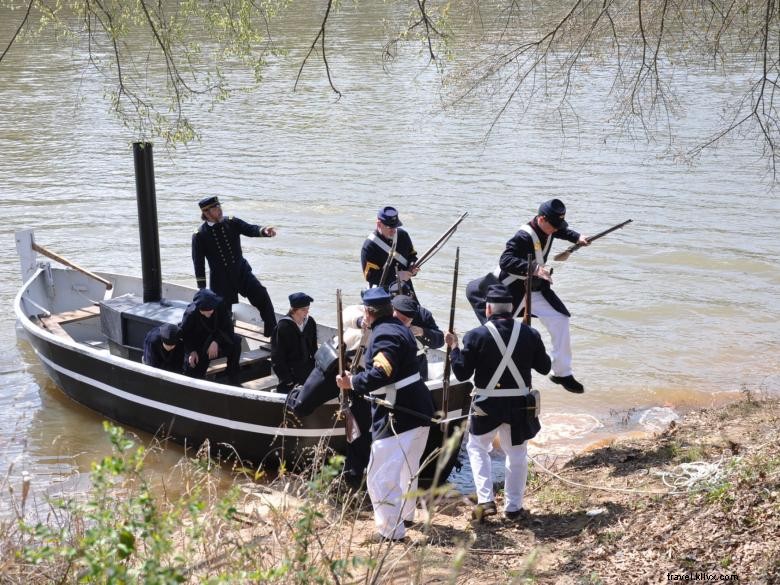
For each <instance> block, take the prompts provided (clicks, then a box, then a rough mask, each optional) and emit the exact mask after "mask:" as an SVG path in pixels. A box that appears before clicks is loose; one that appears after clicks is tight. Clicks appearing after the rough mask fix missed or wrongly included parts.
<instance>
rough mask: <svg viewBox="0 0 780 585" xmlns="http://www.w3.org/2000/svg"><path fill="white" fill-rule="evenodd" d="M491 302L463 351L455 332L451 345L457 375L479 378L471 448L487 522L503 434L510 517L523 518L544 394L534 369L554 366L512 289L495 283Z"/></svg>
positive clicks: (477, 513) (480, 511)
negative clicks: (494, 450)
mask: <svg viewBox="0 0 780 585" xmlns="http://www.w3.org/2000/svg"><path fill="white" fill-rule="evenodd" d="M485 300H486V306H485V312H486V315H487V321H486V323H485V324H484V325H482V326H481V327H477V328H476V329H472V330H471V331H469V332H468V333H466V335H465V336H464V337H463V349H460V348H459V347H458V337H457V335H455V333H453V332H452V331H448V332H447V334H446V336H445V341H446V343H447V345H448V346H449V347H450V349H451V350H452V352H451V354H450V356H451V358H452V371H453V373H454V374H455V377H456V378H458V380H466V379H468V378H470V377H471V376H472V375H473V376H474V391H473V392H472V397H473V398H472V402H471V413H470V414H469V438H468V443H467V446H466V450H467V451H468V454H469V462H470V463H471V470H472V473H473V475H474V484H475V485H476V488H477V506H476V507H475V508H474V510H473V512H472V518H474V519H475V520H478V521H482V519H483V518H484V517H485V516H490V515H493V514H495V513H496V504H495V494H494V490H493V478H492V474H491V467H490V454H489V451H490V447H491V443H492V441H493V438H494V437H495V436H496V434H497V435H498V438H499V441H500V443H501V449H502V450H503V451H504V453H505V454H506V459H505V465H506V482H505V493H506V496H505V497H506V501H505V502H504V515H505V516H506V517H507V518H509V519H517V518H519V517H521V515H522V514H523V495H524V494H525V484H526V480H527V478H528V461H527V457H526V456H527V453H526V448H527V444H528V439H531V438H533V437H534V436H536V433H538V432H539V430H540V428H541V427H540V424H539V393H538V392H536V391H534V390H532V389H531V368H533V369H534V370H536V371H537V372H539V373H540V374H547V373H548V372H549V371H550V364H551V362H550V356H548V355H547V352H546V351H545V349H544V343H543V342H542V338H541V336H540V335H539V332H538V331H537V330H536V329H533V328H532V327H530V326H528V325H524V324H523V323H521V322H520V320H518V319H514V318H513V317H512V294H511V293H510V292H509V290H508V289H507V287H506V286H504V285H503V284H495V285H491V286H490V288H488V291H487V295H486V299H485ZM535 308H536V307H534V309H535Z"/></svg>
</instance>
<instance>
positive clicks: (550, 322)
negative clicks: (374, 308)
mask: <svg viewBox="0 0 780 585" xmlns="http://www.w3.org/2000/svg"><path fill="white" fill-rule="evenodd" d="M565 217H566V206H565V205H564V204H563V202H562V201H561V200H560V199H551V200H549V201H545V202H544V203H542V204H541V205H540V206H539V213H538V214H537V215H536V217H534V218H533V219H532V220H531V221H530V222H528V223H527V224H526V225H524V226H522V227H521V228H520V230H519V231H518V232H517V233H516V234H515V235H514V237H513V238H512V239H511V240H509V241H508V242H507V243H506V249H505V250H504V253H503V254H501V259H500V260H499V264H498V267H497V268H496V269H495V270H494V271H493V272H491V273H489V274H487V275H485V276H484V277H483V278H479V279H477V280H473V281H471V282H470V283H469V284H468V286H467V287H466V297H467V298H468V300H469V302H470V303H471V306H472V307H473V309H474V312H475V313H476V315H477V318H478V319H479V322H480V323H485V322H486V321H487V315H486V314H485V295H486V292H487V290H488V287H489V286H490V285H493V284H498V283H501V284H503V285H505V286H506V287H508V289H509V291H510V293H511V295H512V306H513V311H514V316H517V315H518V314H520V312H521V311H522V309H523V305H524V303H523V299H524V295H525V281H526V278H527V277H528V274H529V273H530V274H531V275H532V276H533V286H532V299H531V305H532V306H533V314H534V316H535V317H538V319H539V320H540V321H541V322H542V325H544V327H545V328H546V329H547V331H548V332H549V334H550V339H551V341H552V351H551V354H552V357H553V362H552V371H553V375H551V376H550V380H552V381H553V382H554V383H556V384H560V385H561V386H563V387H564V388H565V389H566V390H568V391H569V392H574V393H576V394H581V393H582V392H584V391H585V388H584V387H583V385H582V384H581V383H580V382H578V381H577V380H576V379H575V378H574V374H573V373H572V365H571V362H572V359H571V334H570V331H569V317H571V314H570V313H569V311H568V310H567V309H566V306H565V305H564V304H563V301H561V299H559V298H558V295H556V294H555V292H554V291H553V290H552V269H551V268H550V267H548V266H546V262H547V256H548V255H549V253H550V248H551V246H552V242H553V240H554V239H556V238H558V239H563V240H567V241H569V242H573V243H576V244H579V245H581V246H587V245H588V244H589V243H590V242H589V241H588V238H587V237H585V236H581V235H580V234H579V233H578V232H576V231H574V230H572V229H569V227H568V225H569V224H568V223H566V219H565ZM529 254H531V255H533V260H532V261H531V263H530V265H529V264H528V255H529Z"/></svg>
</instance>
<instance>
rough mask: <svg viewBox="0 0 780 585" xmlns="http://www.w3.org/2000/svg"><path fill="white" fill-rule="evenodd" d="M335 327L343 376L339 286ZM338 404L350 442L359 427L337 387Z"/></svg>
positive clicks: (340, 371)
mask: <svg viewBox="0 0 780 585" xmlns="http://www.w3.org/2000/svg"><path fill="white" fill-rule="evenodd" d="M336 328H337V334H338V355H339V376H343V375H344V374H346V370H345V369H344V355H345V352H346V347H345V346H344V313H343V307H342V302H341V289H340V288H338V289H336ZM339 404H340V408H339V413H338V418H343V419H344V430H345V434H346V438H347V442H348V443H351V442H352V441H354V440H355V439H357V438H358V437H359V436H360V428H359V427H358V424H357V421H356V420H355V415H354V414H352V410H351V409H350V408H349V397H348V396H347V393H346V392H344V391H343V390H341V389H339Z"/></svg>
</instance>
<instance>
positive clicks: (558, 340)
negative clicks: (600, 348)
mask: <svg viewBox="0 0 780 585" xmlns="http://www.w3.org/2000/svg"><path fill="white" fill-rule="evenodd" d="M531 313H533V314H534V315H536V316H537V317H538V318H539V321H541V322H542V325H544V328H545V329H547V332H548V333H549V334H550V341H552V350H551V351H550V358H551V359H552V371H553V374H555V375H556V376H571V374H572V371H571V334H570V333H569V318H568V317H567V316H566V315H564V314H563V313H559V312H558V311H556V310H555V309H553V307H552V305H551V304H550V303H548V302H547V299H545V298H544V297H543V296H542V293H540V292H532V293H531Z"/></svg>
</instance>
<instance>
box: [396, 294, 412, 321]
mask: <svg viewBox="0 0 780 585" xmlns="http://www.w3.org/2000/svg"><path fill="white" fill-rule="evenodd" d="M392 303H393V308H394V309H395V310H396V311H398V312H399V313H402V314H403V315H406V316H407V317H414V316H415V315H417V301H415V300H414V299H413V298H412V297H407V296H406V295H397V296H395V297H393V300H392Z"/></svg>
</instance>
